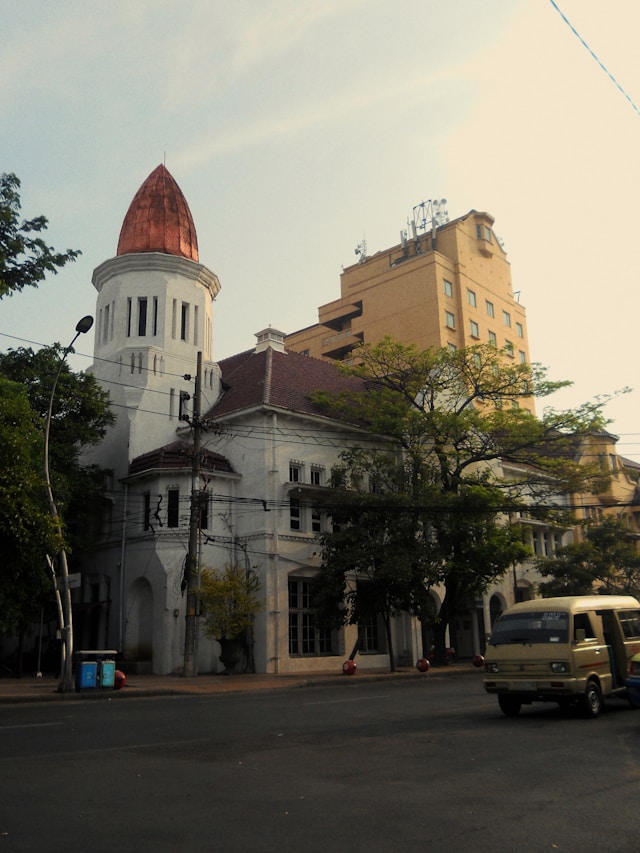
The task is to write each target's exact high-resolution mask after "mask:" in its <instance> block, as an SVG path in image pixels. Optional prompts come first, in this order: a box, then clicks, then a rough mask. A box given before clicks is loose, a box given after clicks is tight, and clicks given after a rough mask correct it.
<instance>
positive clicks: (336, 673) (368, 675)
mask: <svg viewBox="0 0 640 853" xmlns="http://www.w3.org/2000/svg"><path fill="white" fill-rule="evenodd" d="M481 672H482V670H478V669H476V668H475V667H473V666H472V664H471V663H470V662H462V663H454V664H451V665H450V666H445V667H440V668H438V669H435V668H432V669H430V670H429V672H426V673H423V672H418V671H417V670H416V669H413V668H402V669H398V670H397V671H396V672H389V671H387V670H358V671H357V672H356V673H355V674H354V675H344V674H343V673H342V672H341V671H340V669H336V670H327V671H326V672H318V673H305V674H293V675H272V674H269V675H254V674H248V673H245V674H244V675H198V676H195V677H194V678H183V677H182V676H180V675H128V676H127V680H126V684H125V685H124V687H122V688H121V689H120V690H113V689H109V688H99V687H96V688H92V689H89V690H83V691H81V692H76V691H75V690H74V691H73V692H70V693H59V692H58V680H57V679H55V678H52V677H51V676H46V677H43V678H33V677H28V676H25V677H23V678H0V705H5V704H15V703H24V702H54V701H57V702H69V701H78V700H81V701H85V700H94V699H113V700H115V699H117V700H118V701H120V700H121V699H124V698H126V697H138V698H140V697H144V696H187V695H190V696H202V695H214V694H220V693H243V692H246V691H250V690H277V689H281V688H293V687H314V686H319V685H323V684H325V685H328V684H332V685H339V684H343V685H345V686H346V685H348V684H356V683H359V682H362V681H387V680H398V679H415V680H421V681H425V680H426V681H428V680H429V679H433V678H440V677H450V676H455V675H473V674H475V675H476V677H480V674H481Z"/></svg>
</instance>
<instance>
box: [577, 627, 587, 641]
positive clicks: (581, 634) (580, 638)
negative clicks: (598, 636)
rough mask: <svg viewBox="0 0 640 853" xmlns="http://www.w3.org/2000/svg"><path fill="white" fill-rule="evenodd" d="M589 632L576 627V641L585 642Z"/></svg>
mask: <svg viewBox="0 0 640 853" xmlns="http://www.w3.org/2000/svg"><path fill="white" fill-rule="evenodd" d="M586 637H587V633H586V631H585V630H584V628H576V643H584V641H585V639H586Z"/></svg>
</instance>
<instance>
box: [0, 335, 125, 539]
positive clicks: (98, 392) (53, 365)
mask: <svg viewBox="0 0 640 853" xmlns="http://www.w3.org/2000/svg"><path fill="white" fill-rule="evenodd" d="M72 352H73V351H72ZM63 354H64V350H63V348H62V347H61V346H60V344H54V346H52V347H44V348H43V349H41V350H38V351H37V352H34V350H32V349H30V348H23V347H20V348H18V349H15V350H9V351H8V352H6V353H0V376H4V377H5V378H6V379H10V380H12V381H14V382H19V383H20V384H21V385H22V386H23V387H24V389H25V392H26V394H27V397H28V399H29V402H30V405H31V408H32V411H33V415H34V417H35V418H36V419H37V422H38V423H39V425H40V428H41V429H43V428H44V423H45V419H46V416H47V411H48V408H49V399H50V396H51V388H52V385H53V381H54V379H55V375H56V372H57V371H58V369H59V368H60V360H61V358H62V356H63ZM113 422H114V416H113V414H112V412H111V410H110V408H109V394H108V393H107V392H106V391H105V390H104V389H103V388H102V386H101V385H100V384H99V382H98V381H97V380H96V378H95V377H94V376H93V375H92V374H90V373H74V372H73V371H72V370H71V369H70V368H69V366H68V364H67V363H66V362H64V363H63V364H62V369H61V371H60V376H59V378H58V384H57V387H56V393H55V397H54V400H53V409H52V417H51V426H50V433H49V437H50V440H49V470H50V476H51V481H52V488H53V492H54V494H55V496H56V504H57V506H58V510H59V512H60V515H61V516H62V518H70V517H71V513H69V509H70V508H71V507H72V506H73V510H74V513H73V523H72V525H71V528H70V529H71V530H72V531H73V533H74V535H72V537H71V541H70V543H69V544H70V545H71V546H72V548H73V546H74V545H76V544H78V541H77V540H78V537H82V536H83V535H84V534H85V533H86V531H87V530H88V527H89V525H88V523H87V519H88V517H89V514H90V503H91V497H92V496H94V497H95V493H96V489H97V488H98V486H99V485H100V483H101V480H102V472H100V471H98V470H97V469H96V468H94V467H88V466H84V465H82V464H81V462H80V453H81V451H82V448H83V447H87V446H91V445H95V444H97V443H98V442H100V441H101V440H102V438H104V435H105V432H106V428H107V427H108V426H109V425H110V424H112V423H113ZM42 464H43V458H42V452H40V458H39V459H38V465H39V466H40V467H42ZM68 532H69V531H68ZM74 537H75V538H74Z"/></svg>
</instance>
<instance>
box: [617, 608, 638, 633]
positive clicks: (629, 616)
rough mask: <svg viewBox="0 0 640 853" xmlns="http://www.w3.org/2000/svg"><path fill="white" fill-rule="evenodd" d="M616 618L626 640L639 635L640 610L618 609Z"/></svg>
mask: <svg viewBox="0 0 640 853" xmlns="http://www.w3.org/2000/svg"><path fill="white" fill-rule="evenodd" d="M618 618H619V619H620V624H621V625H622V633H623V634H624V636H625V638H626V639H627V640H630V639H632V638H636V637H640V610H620V611H619V612H618Z"/></svg>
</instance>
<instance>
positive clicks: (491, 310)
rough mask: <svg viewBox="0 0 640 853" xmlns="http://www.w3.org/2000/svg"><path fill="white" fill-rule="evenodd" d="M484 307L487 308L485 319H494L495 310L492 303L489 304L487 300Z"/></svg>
mask: <svg viewBox="0 0 640 853" xmlns="http://www.w3.org/2000/svg"><path fill="white" fill-rule="evenodd" d="M485 305H486V307H487V317H495V309H494V307H493V302H489V300H488V299H487V301H486V302H485Z"/></svg>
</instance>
